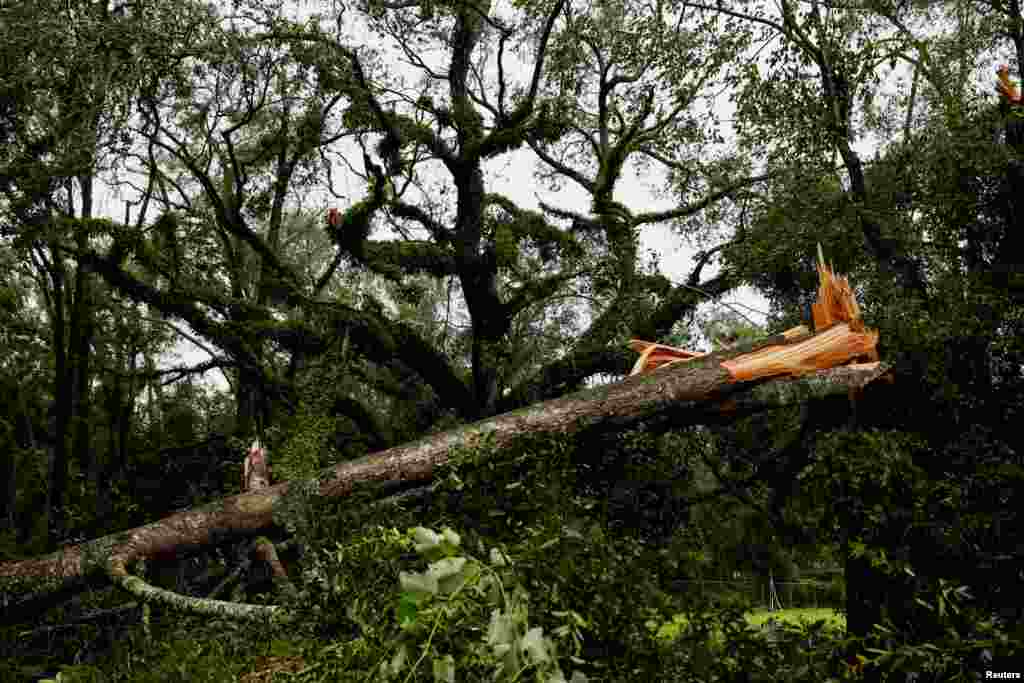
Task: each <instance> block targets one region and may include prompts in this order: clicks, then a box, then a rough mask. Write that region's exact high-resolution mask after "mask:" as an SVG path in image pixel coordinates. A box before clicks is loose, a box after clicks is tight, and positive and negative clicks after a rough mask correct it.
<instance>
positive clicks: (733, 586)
mask: <svg viewBox="0 0 1024 683" xmlns="http://www.w3.org/2000/svg"><path fill="white" fill-rule="evenodd" d="M672 583H673V585H674V586H675V585H679V586H680V587H684V588H683V589H684V590H688V591H691V590H696V591H698V592H699V594H700V596H701V598H706V597H708V596H709V595H737V594H739V595H743V596H746V597H747V598H748V599H749V600H750V601H751V602H753V603H755V604H758V605H763V606H765V607H766V608H771V607H777V606H779V605H781V607H782V608H801V607H802V608H808V607H840V606H841V605H842V602H843V594H842V593H843V591H842V587H841V586H839V585H837V584H836V583H835V582H833V581H820V580H817V579H801V580H799V581H778V580H772V579H770V578H769V577H763V578H754V579H677V580H675V581H673V582H672ZM773 584H774V588H775V595H774V599H773V595H772V585H773Z"/></svg>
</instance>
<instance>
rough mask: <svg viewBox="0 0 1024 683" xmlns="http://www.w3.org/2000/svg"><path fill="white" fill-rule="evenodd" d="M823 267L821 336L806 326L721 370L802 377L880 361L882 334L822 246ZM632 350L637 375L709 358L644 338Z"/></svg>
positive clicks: (817, 309)
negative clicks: (872, 326)
mask: <svg viewBox="0 0 1024 683" xmlns="http://www.w3.org/2000/svg"><path fill="white" fill-rule="evenodd" d="M817 269H818V299H817V301H816V302H815V303H814V304H813V305H812V306H811V312H812V316H813V318H814V329H815V330H816V331H817V332H816V333H815V334H813V335H812V334H811V333H810V331H809V330H808V329H807V327H805V326H803V325H801V326H798V327H794V328H791V329H789V330H786V331H785V332H783V333H782V335H781V336H782V337H783V338H784V343H781V344H776V345H772V346H767V347H764V348H760V349H757V350H756V351H751V352H747V353H741V354H738V355H736V356H733V357H731V358H723V360H722V362H721V367H722V368H724V369H726V370H728V371H729V374H730V375H731V376H732V379H733V380H734V381H737V382H739V381H749V380H752V379H757V378H759V377H772V376H778V375H790V376H799V375H802V374H806V373H809V372H815V371H818V370H824V369H826V368H833V367H836V366H838V365H844V364H846V363H849V362H851V361H858V360H859V361H877V360H878V353H877V351H876V346H877V343H878V333H877V332H873V331H871V330H868V329H866V328H865V327H864V322H863V320H861V317H860V306H858V305H857V298H856V296H855V295H854V292H853V287H851V286H850V282H849V281H848V280H847V279H846V278H845V277H842V276H838V275H836V274H835V273H834V272H833V270H832V268H831V266H829V265H827V264H826V263H825V257H824V254H823V253H822V250H821V245H820V244H819V245H818V264H817ZM629 346H630V348H632V349H633V350H634V351H636V352H638V353H639V354H640V358H638V359H637V362H636V364H635V365H634V366H633V371H632V373H631V374H634V375H635V374H638V373H642V372H650V371H652V370H655V369H657V368H660V367H664V366H666V365H674V364H676V363H686V362H689V361H692V360H694V359H696V358H701V357H704V356H707V355H708V354H705V353H696V352H693V351H687V350H685V349H678V348H675V347H672V346H666V345H664V344H655V343H652V342H645V341H641V340H639V339H633V340H630V342H629Z"/></svg>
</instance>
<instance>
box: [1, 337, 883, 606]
mask: <svg viewBox="0 0 1024 683" xmlns="http://www.w3.org/2000/svg"><path fill="white" fill-rule="evenodd" d="M874 344H875V335H873V334H858V333H854V332H852V331H850V330H849V328H848V326H847V325H846V324H844V323H840V324H837V325H834V326H832V327H830V328H828V329H826V330H823V331H822V332H820V333H818V334H815V335H803V336H799V337H796V338H793V339H786V338H785V337H784V336H782V335H779V336H776V337H771V338H769V339H767V340H763V341H761V342H758V343H755V344H748V345H745V346H744V347H741V348H740V349H734V350H731V351H727V352H721V353H715V354H710V355H708V356H705V357H702V358H697V359H694V360H691V361H688V362H685V363H677V364H674V365H670V366H668V367H664V368H660V369H658V370H655V371H653V372H651V373H649V374H639V375H635V376H632V377H628V378H626V379H625V380H623V381H621V382H616V383H614V384H609V385H605V386H600V387H596V388H593V389H587V390H584V391H580V392H577V393H575V394H571V395H569V396H566V397H563V398H559V399H555V400H552V401H547V402H545V403H540V404H536V405H533V406H530V407H527V408H523V409H520V410H517V411H513V412H510V413H505V414H503V415H499V416H497V417H494V418H491V419H488V420H483V421H480V422H476V423H474V424H471V425H467V426H464V427H461V428H458V429H454V430H451V431H448V432H443V433H441V434H436V435H432V436H429V437H426V438H423V439H420V440H419V441H415V442H412V443H409V444H405V445H402V446H397V447H395V448H391V449H388V450H385V451H382V452H379V453H376V454H372V455H368V456H366V457H363V458H359V459H357V460H353V461H350V462H344V463H341V464H338V465H336V466H334V467H331V468H328V469H327V470H324V471H322V472H320V473H319V476H318V477H317V479H316V481H317V482H318V488H317V489H316V490H315V491H314V495H316V494H318V495H320V496H332V497H334V496H345V495H349V494H350V493H352V491H353V490H354V489H355V488H356V487H357V486H358V485H361V484H367V483H376V484H389V483H391V484H396V483H397V484H399V485H400V486H405V485H408V484H410V483H413V482H426V481H429V480H431V479H432V478H433V477H434V476H435V474H436V473H437V472H438V470H439V469H440V468H443V467H444V466H445V465H446V464H447V463H448V460H449V457H450V454H451V453H452V452H453V451H454V450H456V449H461V448H466V447H473V446H475V445H484V444H486V446H487V448H488V450H489V451H491V452H497V451H498V450H500V449H504V448H508V447H511V446H513V445H514V443H515V442H516V441H517V440H518V439H519V438H520V437H524V436H532V435H536V434H538V433H556V434H577V433H582V432H586V431H589V430H608V429H622V428H627V427H629V426H631V425H635V424H637V423H638V422H640V421H644V420H649V419H651V418H658V417H664V416H666V415H670V416H671V417H672V418H673V419H672V423H673V424H674V425H679V424H686V423H698V422H704V421H707V420H709V419H711V418H715V417H720V416H721V415H723V414H725V415H728V416H730V417H737V416H739V415H742V414H751V413H755V412H761V411H764V410H769V409H772V408H776V407H780V406H784V405H792V404H795V403H801V402H805V401H808V400H815V399H816V398H818V397H821V396H826V395H830V394H835V393H846V392H848V391H849V390H850V388H851V387H861V386H864V385H866V384H867V383H869V382H872V381H874V380H876V379H878V378H879V377H881V376H882V375H883V374H884V373H886V368H885V367H884V366H881V365H880V364H879V363H869V364H863V365H857V366H849V367H835V368H832V369H831V370H825V371H816V370H815V368H816V367H818V366H820V364H821V363H822V362H823V359H827V362H830V363H834V364H837V365H838V364H841V363H844V362H847V361H849V360H850V359H852V358H856V357H859V356H862V355H864V354H865V353H866V352H869V351H871V350H873V349H874ZM803 375H806V376H803ZM787 376H796V377H797V378H796V379H783V378H785V377H787ZM772 378H776V381H770V382H769V381H768V380H769V379H772ZM303 488H304V487H302V486H298V487H297V488H296V489H295V491H296V492H297V491H300V490H302V489H303ZM290 489H292V483H290V482H282V483H279V484H276V485H274V486H270V487H268V488H265V489H261V490H257V491H253V492H249V493H244V494H240V495H236V496H232V497H230V498H226V499H223V500H221V501H218V502H215V503H212V504H208V505H205V506H202V507H199V508H196V509H192V510H185V511H182V512H178V513H175V514H173V515H171V516H169V517H167V518H165V519H163V520H160V521H158V522H154V523H152V524H149V525H146V526H143V527H139V528H136V529H133V530H130V531H126V532H121V533H118V534H116V535H112V536H107V537H105V538H101V539H96V540H93V541H89V542H86V543H83V544H80V545H75V546H69V547H66V548H63V549H62V550H61V551H59V552H56V553H53V554H51V555H48V556H44V557H39V558H34V559H28V560H22V561H17V562H11V563H7V564H3V565H0V578H8V579H14V578H16V577H17V578H21V579H31V578H42V579H47V580H48V581H47V582H46V585H47V588H46V590H47V591H48V592H53V591H55V590H58V589H60V588H62V587H66V586H67V585H68V584H73V583H75V582H76V581H78V582H80V581H81V579H82V578H87V577H89V578H93V577H96V576H97V575H101V574H103V573H104V572H108V571H110V572H117V571H120V572H122V573H123V567H125V566H126V565H127V564H128V563H129V562H131V561H133V560H136V559H138V558H144V557H151V556H154V555H163V554H167V553H173V552H176V550H177V549H178V548H179V547H200V546H204V545H207V544H209V543H210V542H211V540H212V538H213V536H214V530H217V531H218V535H219V536H220V537H222V534H223V532H224V531H226V530H231V531H234V532H236V533H253V532H255V531H257V530H259V529H263V528H266V527H269V526H270V525H271V524H272V523H273V520H274V513H275V510H276V511H277V512H278V513H280V512H281V509H282V506H281V505H280V503H281V501H282V499H283V498H284V497H285V496H286V494H288V492H289V490H290ZM118 568H121V569H120V570H119V569H118ZM112 576H114V574H112ZM4 583H5V584H7V586H5V590H9V586H10V584H8V582H4ZM21 609H25V610H27V609H33V607H24V608H19V607H18V604H16V603H12V604H11V605H10V610H11V613H12V615H13V613H14V612H16V611H19V610H21Z"/></svg>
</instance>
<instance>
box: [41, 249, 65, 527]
mask: <svg viewBox="0 0 1024 683" xmlns="http://www.w3.org/2000/svg"><path fill="white" fill-rule="evenodd" d="M50 255H51V257H52V259H53V260H52V262H51V263H50V264H49V268H48V270H49V272H48V275H49V277H50V280H51V283H52V286H53V289H52V294H51V296H50V308H51V310H50V327H51V329H52V334H53V337H52V338H53V355H54V377H53V394H54V406H53V417H54V419H53V444H52V447H51V450H50V452H49V457H48V459H47V467H46V470H47V473H46V508H45V511H44V516H45V524H46V528H45V532H44V533H45V534H46V538H47V543H48V545H50V546H56V543H57V539H58V538H59V537H60V535H61V534H62V533H63V529H64V514H63V509H64V498H65V489H66V488H67V477H68V458H67V436H68V429H69V427H70V420H71V387H70V383H69V381H68V357H67V345H66V344H65V319H64V306H65V292H64V262H63V259H62V258H61V256H60V252H59V251H58V250H57V248H56V247H53V248H51V249H50Z"/></svg>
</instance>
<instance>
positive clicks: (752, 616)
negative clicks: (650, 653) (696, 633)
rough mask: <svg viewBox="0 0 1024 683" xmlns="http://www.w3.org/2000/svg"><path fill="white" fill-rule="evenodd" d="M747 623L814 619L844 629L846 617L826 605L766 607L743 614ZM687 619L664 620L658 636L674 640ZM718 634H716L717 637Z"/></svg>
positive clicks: (758, 625)
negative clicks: (791, 607) (772, 608)
mask: <svg viewBox="0 0 1024 683" xmlns="http://www.w3.org/2000/svg"><path fill="white" fill-rule="evenodd" d="M745 616H746V619H747V624H748V625H750V626H751V627H752V628H760V627H761V626H763V625H764V624H765V622H767V621H769V620H771V619H775V620H777V621H782V622H788V623H791V624H800V623H802V622H803V623H814V622H816V621H822V620H824V621H826V622H827V624H828V625H829V626H835V627H838V628H841V629H844V630H845V629H846V617H844V616H843V615H841V614H838V613H837V612H836V611H835V610H833V609H831V608H828V607H819V608H807V609H784V610H778V611H775V612H772V611H771V610H767V609H759V610H754V611H752V612H747V614H746V615H745ZM687 624H688V621H687V619H686V617H685V616H684V615H682V614H677V615H676V616H675V617H674V618H673V619H672V621H670V622H666V623H664V624H662V625H661V627H660V628H659V629H658V637H659V638H665V639H667V640H674V639H675V638H676V637H678V636H679V634H680V633H682V632H683V631H684V630H685V629H686V627H687ZM719 636H720V634H716V637H719Z"/></svg>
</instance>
